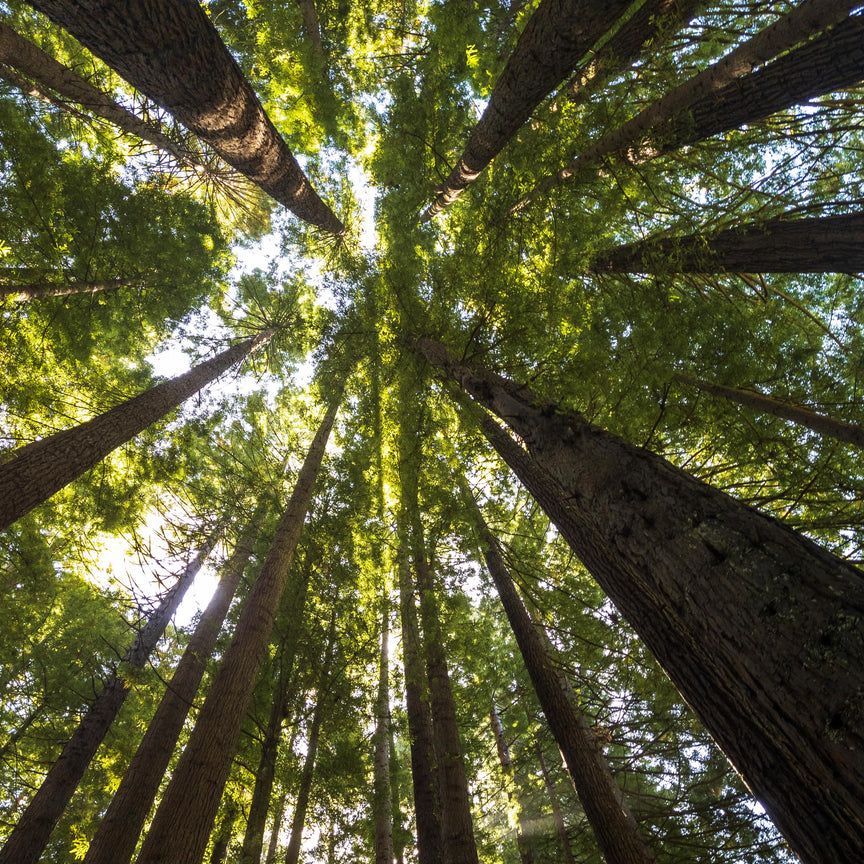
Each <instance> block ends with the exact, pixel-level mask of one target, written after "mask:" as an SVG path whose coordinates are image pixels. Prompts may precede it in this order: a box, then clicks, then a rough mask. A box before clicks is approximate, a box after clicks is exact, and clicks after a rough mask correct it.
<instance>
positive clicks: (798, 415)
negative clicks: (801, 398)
mask: <svg viewBox="0 0 864 864" xmlns="http://www.w3.org/2000/svg"><path fill="white" fill-rule="evenodd" d="M674 378H675V380H676V381H680V382H681V383H682V384H689V385H691V386H693V387H698V388H699V389H700V390H704V391H705V392H706V393H710V394H711V395H712V396H719V397H721V398H723V399H728V400H729V401H730V402H737V403H738V404H739V405H746V406H747V407H748V408H753V409H755V410H756V411H764V412H765V413H767V414H773V415H775V416H776V417H782V418H783V419H784V420H791V421H792V422H793V423H797V424H798V425H799V426H806V427H807V428H808V429H812V430H813V431H814V432H818V433H819V434H820V435H827V436H829V437H831V438H836V439H837V440H838V441H845V442H846V443H847V444H854V445H855V446H856V447H864V427H861V426H858V425H857V424H855V423H847V422H846V421H845V420H835V419H834V418H833V417H826V416H825V415H824V414H817V413H816V412H815V411H811V410H810V409H809V408H804V407H803V406H801V405H793V404H791V403H789V402H781V401H780V400H779V399H774V398H773V397H771V396H766V395H765V394H764V393H757V392H755V391H753V390H741V389H740V388H738V387H727V386H725V385H723V384H712V383H711V382H709V381H699V380H698V379H697V378H693V377H692V376H691V375H686V374H684V373H683V372H676V373H675V376H674Z"/></svg>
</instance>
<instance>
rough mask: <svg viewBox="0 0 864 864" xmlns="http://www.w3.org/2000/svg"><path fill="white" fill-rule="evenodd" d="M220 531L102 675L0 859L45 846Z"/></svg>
mask: <svg viewBox="0 0 864 864" xmlns="http://www.w3.org/2000/svg"><path fill="white" fill-rule="evenodd" d="M219 533H220V529H217V530H216V531H214V532H213V533H212V534H211V535H210V536H209V537H208V538H207V540H206V541H205V542H204V544H203V545H202V546H201V549H200V550H199V552H198V554H197V555H196V556H195V557H194V558H193V559H192V560H191V561H190V562H189V563H188V564H187V565H186V567H185V568H184V570H183V572H182V573H181V574H180V576H179V577H178V579H177V581H176V583H175V584H174V585H173V586H172V587H171V589H170V590H169V591H168V592H166V594H165V597H164V598H163V599H162V602H161V603H160V604H159V607H158V608H157V610H156V612H155V613H154V614H153V615H151V616H150V618H149V619H148V621H147V623H146V624H145V625H144V628H143V629H142V630H141V632H140V633H139V634H138V635H137V636H136V637H135V641H134V642H133V643H132V645H131V647H130V648H129V650H128V651H127V652H126V654H125V655H124V657H123V660H122V662H121V664H120V666H119V668H118V669H117V670H116V671H115V672H113V673H112V674H111V675H110V676H109V677H108V679H107V680H106V681H105V686H104V687H103V689H102V690H101V691H100V693H99V695H98V696H97V697H96V699H95V700H94V701H93V703H92V704H91V705H90V707H89V708H88V709H87V713H86V714H85V715H84V717H82V719H81V722H80V723H79V724H78V726H77V728H76V729H75V732H73V734H72V737H71V738H70V739H69V740H68V741H67V742H66V744H65V745H64V747H63V750H62V752H61V753H60V756H59V758H58V759H57V761H56V762H55V763H54V764H53V765H52V766H51V768H50V769H49V770H48V773H47V774H46V775H45V779H44V780H43V781H42V784H41V786H40V787H39V790H38V791H37V792H36V794H35V795H34V796H33V800H32V801H31V802H30V804H29V805H28V806H27V809H26V810H25V811H24V812H23V813H22V814H21V818H20V819H19V820H18V824H17V825H16V826H15V828H13V829H12V833H11V834H10V835H9V838H8V839H7V840H6V843H5V845H4V846H3V848H2V849H0V862H2V864H35V862H36V861H38V860H39V858H40V857H41V855H42V853H43V852H44V851H45V846H46V845H47V844H48V839H49V838H50V836H51V832H52V831H53V830H54V827H55V825H56V824H57V822H58V821H59V819H60V817H61V816H62V815H63V811H64V810H65V809H66V806H67V805H68V804H69V801H70V800H71V799H72V795H73V794H74V793H75V790H76V789H77V788H78V784H79V783H80V782H81V778H82V777H83V776H84V772H85V771H86V770H87V767H88V766H89V765H90V762H91V761H92V759H93V756H94V755H95V754H96V751H97V750H98V749H99V745H100V744H101V743H102V741H103V740H104V738H105V736H106V735H107V733H108V730H109V729H110V728H111V724H112V723H113V722H114V718H115V717H116V716H117V714H118V713H119V712H120V709H121V708H122V707H123V703H124V702H125V701H126V697H127V696H128V695H129V684H128V682H127V679H126V676H125V675H124V673H128V671H129V670H130V669H143V668H144V666H145V664H146V663H147V660H148V658H149V657H150V655H151V654H152V653H153V651H154V649H155V648H156V645H157V643H158V642H159V640H160V639H161V638H162V634H163V633H164V632H165V628H166V627H167V626H168V623H169V622H170V620H171V616H172V615H173V614H174V612H175V611H176V610H177V607H178V606H179V605H180V601H181V600H182V599H183V597H184V595H185V594H186V591H187V590H188V589H189V586H190V585H191V584H192V581H193V580H194V579H195V576H196V575H197V574H198V571H199V570H200V569H201V567H202V566H203V564H204V561H205V559H206V558H207V556H208V555H209V554H210V552H211V551H212V550H213V547H214V546H215V545H216V543H217V542H218V540H219Z"/></svg>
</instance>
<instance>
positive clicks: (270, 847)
mask: <svg viewBox="0 0 864 864" xmlns="http://www.w3.org/2000/svg"><path fill="white" fill-rule="evenodd" d="M287 802H288V790H287V789H283V790H282V794H281V795H280V796H279V801H278V802H277V804H276V810H275V812H274V813H273V824H272V825H271V826H270V840H269V842H268V843H267V857H266V859H265V862H264V864H273V862H274V861H275V860H276V850H277V849H278V848H279V832H280V831H281V830H282V820H283V819H284V818H285V805H286V803H287Z"/></svg>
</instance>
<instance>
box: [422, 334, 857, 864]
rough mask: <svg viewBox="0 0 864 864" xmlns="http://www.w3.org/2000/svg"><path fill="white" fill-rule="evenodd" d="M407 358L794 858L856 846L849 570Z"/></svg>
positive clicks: (516, 403) (534, 410) (455, 371)
mask: <svg viewBox="0 0 864 864" xmlns="http://www.w3.org/2000/svg"><path fill="white" fill-rule="evenodd" d="M418 349H419V350H420V351H421V352H422V353H423V355H424V356H425V357H426V358H427V360H429V362H430V363H432V364H433V365H435V366H438V367H439V368H441V369H443V370H444V371H446V372H447V373H448V374H449V375H450V376H451V377H452V378H453V379H455V380H456V381H457V382H458V383H459V384H460V385H461V386H462V387H463V388H464V389H465V390H466V391H467V392H468V393H469V394H470V395H471V396H472V398H473V399H474V400H476V402H478V403H479V404H481V405H483V406H485V407H486V408H488V409H489V410H490V411H492V412H493V413H495V414H497V415H498V416H499V417H501V418H502V419H504V420H505V422H506V423H507V424H508V426H510V428H511V429H513V431H514V432H516V433H517V434H518V435H519V436H520V437H521V439H522V440H523V441H524V442H525V445H526V447H527V452H526V450H524V449H523V448H522V447H519V446H518V445H517V444H516V443H515V442H514V441H513V440H512V438H510V436H509V435H506V434H505V433H504V432H503V430H502V429H501V428H500V427H498V426H497V425H496V424H495V423H494V422H492V421H491V418H490V419H488V420H487V422H484V423H483V431H484V433H485V434H487V435H488V437H489V439H490V441H491V442H492V443H493V445H494V446H495V447H496V449H497V450H498V452H499V454H500V455H501V456H502V457H503V458H504V459H505V461H507V463H508V464H509V465H510V467H511V468H512V469H513V470H514V471H515V472H516V473H517V475H518V476H519V477H520V479H521V480H522V482H523V483H524V484H525V485H526V487H527V488H528V489H529V490H530V491H531V492H532V494H533V495H534V496H535V498H537V500H538V501H539V503H540V504H541V505H542V506H543V507H544V509H545V510H546V512H547V513H548V515H549V516H550V518H552V519H553V521H554V522H555V523H556V525H557V526H558V528H559V530H560V531H561V534H562V536H564V538H565V539H566V540H567V542H568V543H569V544H570V546H571V548H572V549H573V550H574V552H575V553H576V554H577V556H578V557H579V558H580V559H581V560H582V562H583V563H584V564H585V566H586V567H587V568H588V569H589V571H590V572H591V573H592V575H593V576H594V578H595V579H597V581H598V583H599V584H600V585H601V587H602V588H603V589H604V591H606V593H607V594H608V595H609V597H610V598H611V599H612V601H613V602H614V603H615V604H616V606H618V608H619V609H620V610H621V612H622V613H623V615H624V616H625V617H626V618H627V620H628V621H629V622H630V623H631V624H632V626H633V627H634V629H635V630H636V632H637V633H638V634H639V636H640V637H641V638H642V639H643V640H644V641H645V643H646V645H647V646H648V647H649V649H650V650H651V651H652V652H653V653H654V655H655V656H656V657H657V659H658V660H659V662H660V663H661V665H662V666H663V668H664V669H665V670H666V672H667V674H668V675H669V677H670V678H671V679H672V681H673V682H674V683H675V685H676V686H677V687H678V689H679V691H680V692H681V694H682V696H683V697H684V698H685V699H686V700H687V702H688V703H689V704H690V706H691V707H692V708H693V710H694V711H695V712H696V714H697V715H698V716H699V717H700V719H701V720H702V722H703V723H704V724H705V726H706V727H707V728H708V730H709V731H710V732H711V734H712V735H713V736H714V738H715V740H716V741H717V742H718V744H719V745H720V747H721V748H722V749H723V750H724V752H725V753H726V754H727V756H728V757H729V758H730V760H731V761H732V763H733V764H734V765H735V766H736V768H737V769H738V770H739V771H740V772H741V774H742V776H743V777H744V779H745V780H746V781H747V783H748V785H749V786H750V788H751V789H752V790H753V792H754V793H755V794H756V796H757V797H758V798H759V800H760V801H761V802H762V804H763V805H764V806H765V809H766V810H767V811H768V814H769V815H770V816H771V818H772V819H773V820H774V822H775V824H776V825H777V827H778V829H779V830H780V831H781V832H782V833H783V834H784V836H785V837H786V838H787V840H788V841H789V843H790V845H791V847H792V848H793V850H795V852H796V853H797V854H798V855H799V856H800V857H801V859H802V861H804V862H807V864H809V862H819V864H823V862H828V861H846V860H849V861H851V860H855V859H856V857H857V856H858V855H859V853H860V850H861V849H862V848H864V746H862V745H864V627H862V623H861V619H862V616H864V574H862V573H861V571H860V570H858V569H857V568H855V567H852V566H850V565H849V564H847V563H846V562H844V561H842V560H841V559H838V558H836V557H834V556H833V555H831V554H829V553H828V552H826V551H825V550H823V549H821V548H819V547H818V546H817V545H816V544H815V543H812V542H811V541H810V540H808V539H806V538H804V537H802V536H800V535H798V534H796V533H795V532H794V531H792V530H790V529H788V528H786V527H785V526H783V525H781V524H780V523H778V522H776V521H774V520H772V519H769V518H767V517H765V516H762V515H761V514H759V513H758V512H756V511H755V510H753V509H751V508H749V507H746V506H745V505H743V504H741V503H739V502H737V501H735V500H734V499H732V498H730V497H729V496H727V495H725V494H724V493H722V492H720V491H718V490H716V489H713V488H711V487H710V486H707V485H706V484H704V483H701V482H700V481H698V480H696V479H695V478H693V477H691V476H689V475H688V474H686V473H685V472H683V471H681V470H680V469H678V468H676V467H675V466H673V465H671V464H670V463H669V462H667V461H666V460H664V459H662V458H661V457H659V456H656V455H655V454H653V453H650V452H648V451H647V450H644V449H642V448H639V447H636V446H634V445H631V444H629V443H627V442H625V441H623V440H622V439H620V438H618V437H617V436H614V435H611V434H610V433H608V432H605V431H603V430H601V429H599V428H597V427H595V426H593V425H591V424H589V423H588V422H587V421H585V420H584V419H583V418H581V417H579V416H578V415H575V414H571V413H563V412H561V411H559V410H557V408H556V407H555V405H553V404H552V403H550V402H548V401H544V400H542V399H540V398H539V397H537V396H535V395H534V394H532V393H531V392H530V391H529V390H528V389H527V388H520V387H518V386H517V385H515V384H513V383H512V382H509V381H507V380H506V379H503V378H501V377H500V376H497V375H493V374H491V373H488V372H485V371H482V370H477V369H472V368H469V367H466V366H464V365H460V364H458V363H456V362H455V361H454V360H453V359H452V358H451V357H450V356H449V355H448V353H447V351H446V349H445V348H444V347H443V346H441V345H439V344H437V343H433V342H431V341H429V340H420V341H419V342H418Z"/></svg>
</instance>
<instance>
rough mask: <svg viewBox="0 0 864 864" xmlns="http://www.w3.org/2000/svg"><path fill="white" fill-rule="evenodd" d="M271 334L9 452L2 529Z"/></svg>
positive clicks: (0, 473)
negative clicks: (102, 412)
mask: <svg viewBox="0 0 864 864" xmlns="http://www.w3.org/2000/svg"><path fill="white" fill-rule="evenodd" d="M270 335H271V333H270V331H267V332H265V333H262V334H260V335H259V336H255V337H254V338H252V339H247V340H246V341H245V342H240V343H239V344H237V345H234V346H233V347H232V348H229V349H228V350H227V351H223V352H222V353H221V354H217V355H216V356H215V357H213V358H212V359H210V360H207V361H206V362H204V363H201V364H199V365H198V366H196V367H195V368H194V369H190V370H189V371H188V372H186V373H184V374H183V375H178V376H177V377H176V378H172V379H171V380H170V381H165V382H164V383H162V384H157V385H156V386H155V387H151V388H150V389H149V390H147V391H146V392H144V393H141V394H139V395H138V396H134V397H133V398H132V399H127V400H126V401H125V402H121V403H120V404H119V405H117V406H115V407H114V408H112V409H110V410H109V411H106V412H105V413H104V414H100V415H99V416H98V417H94V418H93V419H92V420H88V421H87V422H86V423H82V424H81V425H79V426H75V427H74V428H72V429H64V430H63V431H62V432H56V433H55V434H54V435H49V436H48V437H47V438H41V439H40V440H39V441H34V442H33V443H32V444H27V445H25V446H24V447H20V448H19V449H17V450H15V451H13V452H12V453H11V454H9V455H8V456H7V458H8V460H9V461H7V462H5V463H4V464H3V465H0V530H2V529H4V528H8V527H9V526H10V525H11V524H12V523H13V522H15V520H16V519H20V518H21V517H22V516H23V515H24V514H25V513H29V512H30V511H31V510H32V509H33V508H34V507H36V506H37V505H39V504H41V503H43V502H44V501H47V500H48V499H49V498H50V497H51V496H52V495H54V494H55V493H56V492H59V491H60V490H61V489H62V488H63V487H64V486H66V485H67V484H69V483H71V482H72V481H73V480H75V479H76V478H78V477H80V476H81V475H82V474H84V473H85V472H86V471H89V470H90V469H91V468H93V467H94V466H95V465H97V464H98V463H99V462H101V461H102V459H104V458H105V457H106V456H107V455H108V454H109V453H110V452H111V451H112V450H115V449H116V448H117V447H119V446H120V445H121V444H125V443H126V442H127V441H130V440H131V439H132V438H134V437H135V436H136V435H137V434H138V433H139V432H141V431H143V430H144V429H146V428H147V427H148V426H149V425H150V424H151V423H155V422H156V421H157V420H159V419H161V418H162V417H164V416H165V415H166V414H167V413H168V412H169V411H170V410H171V409H172V408H176V407H177V406H178V405H180V403H181V402H183V401H184V400H185V399H188V398H189V397H190V396H191V395H192V394H193V393H197V392H198V391H199V390H200V389H201V388H202V387H204V386H205V385H206V384H209V383H210V382H211V381H213V380H214V379H215V378H218V377H219V375H221V374H222V373H223V372H225V371H227V370H228V369H230V368H231V367H232V366H233V365H234V364H235V363H239V362H240V361H241V360H242V359H243V358H244V357H245V356H246V355H247V354H248V353H249V352H250V351H252V350H254V349H255V348H256V347H258V346H259V345H261V344H263V343H264V342H266V341H267V340H268V339H269V338H270ZM4 455H6V454H4Z"/></svg>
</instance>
